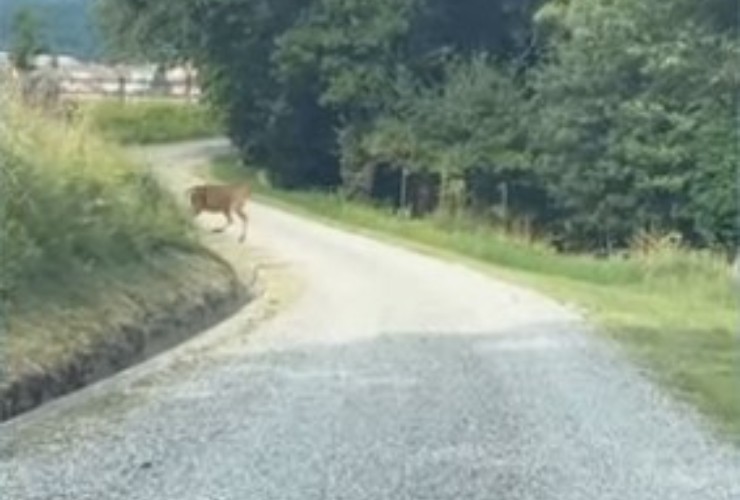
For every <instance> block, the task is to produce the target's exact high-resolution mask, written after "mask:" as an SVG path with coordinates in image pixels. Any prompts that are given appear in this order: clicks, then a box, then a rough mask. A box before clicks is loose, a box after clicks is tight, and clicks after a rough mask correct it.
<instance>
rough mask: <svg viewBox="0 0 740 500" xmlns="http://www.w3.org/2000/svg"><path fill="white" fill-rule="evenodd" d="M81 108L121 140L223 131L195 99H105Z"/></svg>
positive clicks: (149, 140)
mask: <svg viewBox="0 0 740 500" xmlns="http://www.w3.org/2000/svg"><path fill="white" fill-rule="evenodd" d="M83 112H84V113H86V114H87V115H88V117H89V119H90V121H91V125H92V127H93V128H95V129H96V130H98V131H99V132H101V133H102V134H103V136H105V137H106V138H108V139H111V140H114V141H117V142H120V143H124V144H149V143H155V142H167V141H178V140H185V139H198V138H204V137H213V136H216V135H219V134H220V133H221V131H222V128H221V125H220V123H219V120H218V118H217V117H216V115H215V114H214V113H213V112H212V111H211V110H209V109H208V108H207V107H206V106H205V105H201V104H196V103H181V102H170V101H163V100H149V101H130V102H121V101H117V100H113V99H107V100H101V101H95V102H91V103H87V104H85V105H84V106H83Z"/></svg>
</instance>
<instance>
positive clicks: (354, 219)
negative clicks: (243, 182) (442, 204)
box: [212, 158, 740, 442]
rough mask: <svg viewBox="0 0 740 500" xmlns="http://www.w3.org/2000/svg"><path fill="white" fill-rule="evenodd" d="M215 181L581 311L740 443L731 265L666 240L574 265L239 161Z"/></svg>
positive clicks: (216, 168)
mask: <svg viewBox="0 0 740 500" xmlns="http://www.w3.org/2000/svg"><path fill="white" fill-rule="evenodd" d="M212 173H213V175H214V176H216V177H219V178H222V179H224V180H236V179H238V178H244V177H246V178H250V179H252V182H253V184H254V186H255V191H256V192H257V193H259V195H260V197H261V199H262V200H263V201H266V202H268V203H272V204H277V205H279V206H281V207H283V208H288V209H290V210H293V211H298V212H300V213H303V214H307V215H312V216H314V217H318V218H321V219H323V220H325V221H328V222H332V223H338V224H340V225H343V226H344V227H347V228H350V229H359V230H363V231H365V232H369V233H370V234H372V235H374V236H377V237H380V238H386V239H390V240H392V241H394V242H398V243H401V244H405V245H410V246H412V247H414V248H418V249H421V250H423V251H427V252H432V253H436V254H438V255H440V256H444V257H447V258H454V259H463V260H465V261H466V262H468V263H469V264H470V265H472V266H476V267H478V268H479V269H481V270H482V271H484V272H491V273H493V274H494V275H496V276H498V277H502V278H504V279H508V280H512V281H515V282H518V283H524V284H526V285H527V286H531V287H533V288H536V289H539V290H542V291H544V292H545V293H547V294H549V295H551V296H553V297H555V298H557V299H559V300H562V301H564V302H568V303H571V304H576V305H578V306H579V308H580V309H581V310H583V311H585V313H586V314H587V315H588V317H589V318H590V319H591V320H592V321H593V322H595V323H596V324H597V325H599V326H600V327H601V328H600V330H599V331H600V332H602V333H604V334H605V335H607V336H609V337H610V338H611V339H613V340H616V341H617V342H619V343H620V344H621V345H622V346H623V347H624V349H625V351H626V352H627V353H628V354H629V355H631V356H632V357H633V358H634V359H635V360H636V361H637V362H638V363H639V364H640V365H641V366H644V367H645V369H646V371H647V373H649V374H651V375H652V376H653V377H655V379H656V380H659V381H660V382H661V383H664V384H665V385H666V386H668V387H670V388H672V389H673V390H674V391H675V393H676V394H677V395H678V396H679V397H680V398H682V399H685V400H686V401H689V402H691V403H693V404H695V405H696V406H697V407H698V408H699V409H701V410H702V411H703V412H705V413H706V414H707V415H708V416H710V418H711V419H712V421H713V422H715V423H716V425H717V427H718V428H719V429H722V430H723V431H725V432H726V433H727V435H729V436H730V437H731V438H733V439H735V440H737V441H738V442H740V337H739V336H738V330H737V325H738V320H739V319H740V316H739V315H738V312H737V311H738V307H737V306H738V300H737V295H736V294H735V292H734V291H733V287H732V285H731V278H730V276H731V273H730V266H729V265H728V264H727V263H726V262H725V260H724V258H723V257H722V256H720V255H717V254H714V253H712V252H709V251H700V250H691V249H687V248H684V247H682V246H681V245H680V244H679V243H677V242H675V241H674V240H672V239H670V238H663V237H661V236H659V235H643V237H642V238H641V239H640V240H641V241H640V242H636V244H635V248H634V249H633V251H632V252H631V256H630V257H629V258H625V257H615V258H603V259H602V258H596V257H593V256H589V255H568V254H562V253H558V252H556V251H555V250H554V249H552V248H550V247H549V246H548V245H547V244H545V243H543V242H532V241H530V240H529V239H526V238H520V237H518V236H517V235H513V234H507V233H505V232H502V231H500V230H498V229H495V228H492V227H490V226H488V225H486V224H483V223H481V222H480V221H476V220H473V219H468V218H465V217H462V218H455V219H450V218H448V217H443V216H442V217H440V216H435V217H430V218H427V219H422V220H412V219H407V218H402V217H398V216H396V215H394V214H393V213H392V212H391V211H390V210H388V209H384V208H382V207H375V206H371V205H367V204H362V203H357V202H350V201H347V200H345V199H343V198H342V197H341V196H338V195H336V194H330V193H324V192H299V191H298V192H297V191H290V192H286V191H281V190H277V189H274V188H271V187H269V186H268V185H265V184H264V183H262V182H260V179H259V177H258V176H257V175H256V172H255V171H253V170H249V169H245V168H243V167H241V166H240V165H239V164H238V163H237V162H236V161H234V160H233V159H228V158H227V159H223V160H219V161H217V162H215V163H214V165H213V166H212Z"/></svg>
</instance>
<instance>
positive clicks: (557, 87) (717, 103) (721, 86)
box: [530, 1, 738, 246]
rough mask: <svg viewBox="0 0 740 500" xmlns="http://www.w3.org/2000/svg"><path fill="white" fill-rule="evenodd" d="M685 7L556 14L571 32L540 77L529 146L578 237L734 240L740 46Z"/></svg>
mask: <svg viewBox="0 0 740 500" xmlns="http://www.w3.org/2000/svg"><path fill="white" fill-rule="evenodd" d="M676 4H681V2H658V1H651V2H644V1H625V2H620V3H610V2H590V1H574V2H571V3H570V4H568V6H567V7H564V8H563V9H561V11H559V13H558V14H557V15H556V14H555V13H551V14H550V20H549V22H550V23H559V24H560V29H559V30H558V32H559V33H561V35H558V36H557V37H555V38H554V40H553V48H552V53H551V58H552V62H551V63H550V64H546V65H543V66H541V67H538V68H536V69H535V70H534V71H533V78H532V85H533V90H534V92H535V95H536V98H535V101H534V102H535V107H536V112H535V114H534V117H535V119H534V120H533V123H532V125H533V126H532V134H531V138H532V142H531V145H530V147H531V148H532V149H533V150H534V151H536V152H537V161H538V168H539V171H540V172H541V174H542V176H543V178H544V179H546V180H547V181H548V185H549V190H550V192H551V193H552V195H553V196H554V198H555V199H556V200H557V202H558V205H559V206H560V207H561V208H562V211H563V213H562V216H561V217H560V220H559V221H558V230H559V231H561V232H562V233H563V234H564V235H565V237H566V238H568V239H569V240H570V241H574V242H590V245H591V246H602V245H607V246H609V245H614V244H616V245H624V243H625V242H626V241H627V240H628V239H629V237H630V235H631V234H632V233H634V231H635V230H637V229H639V228H651V229H653V230H658V231H667V230H670V229H680V230H681V231H682V232H683V233H684V236H685V237H687V238H689V239H692V240H694V241H696V242H697V243H702V244H713V243H723V244H726V245H728V244H731V243H733V242H732V237H731V234H730V233H731V231H730V228H731V226H732V224H733V219H734V213H733V212H734V211H735V210H736V207H734V208H733V207H732V206H731V204H730V203H728V201H729V200H728V198H730V197H731V190H732V187H731V186H732V182H731V179H732V177H733V175H734V174H733V170H734V168H735V167H733V166H732V165H736V164H737V161H738V158H737V151H736V149H735V147H734V146H733V139H732V135H733V132H732V130H733V129H734V125H733V114H734V110H733V106H732V90H731V85H729V82H730V80H731V78H732V77H731V76H730V75H733V74H734V75H737V74H738V73H737V70H738V65H737V62H736V58H733V57H732V50H733V47H734V49H737V41H736V40H735V41H732V40H730V39H729V38H727V37H725V36H724V35H723V34H720V33H716V32H713V31H712V30H711V29H709V28H708V27H707V26H702V25H701V24H698V23H697V20H696V18H695V16H693V15H687V16H686V17H682V16H681V14H680V12H681V11H680V10H679V11H678V12H677V11H676V10H675V8H676V6H677V5H676ZM558 16H559V17H558ZM665 19H671V20H672V21H671V22H665ZM720 179H722V180H720ZM708 192H712V193H713V195H714V196H719V199H718V200H717V201H718V203H717V204H715V205H714V206H712V207H710V206H709V205H707V204H706V201H707V200H706V198H705V196H706V194H707V193H708ZM710 220H711V222H710Z"/></svg>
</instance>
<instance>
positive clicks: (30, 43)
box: [10, 8, 45, 72]
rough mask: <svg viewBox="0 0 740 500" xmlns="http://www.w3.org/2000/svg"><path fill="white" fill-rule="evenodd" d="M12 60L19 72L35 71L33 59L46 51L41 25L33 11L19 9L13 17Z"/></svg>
mask: <svg viewBox="0 0 740 500" xmlns="http://www.w3.org/2000/svg"><path fill="white" fill-rule="evenodd" d="M12 38H13V40H12V44H11V48H10V58H11V61H12V63H13V66H14V67H15V68H16V69H17V70H19V71H23V72H25V71H29V70H31V69H33V67H34V66H33V58H34V57H35V56H37V55H39V54H40V53H42V52H43V51H44V48H45V44H44V42H43V39H42V37H41V24H40V23H39V20H38V18H37V17H36V14H35V13H34V11H33V10H31V9H29V8H22V9H18V10H17V11H16V13H15V15H14V17H13V24H12Z"/></svg>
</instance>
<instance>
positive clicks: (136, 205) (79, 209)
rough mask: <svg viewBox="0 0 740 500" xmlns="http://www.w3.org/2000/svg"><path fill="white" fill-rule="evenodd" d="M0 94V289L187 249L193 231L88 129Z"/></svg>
mask: <svg viewBox="0 0 740 500" xmlns="http://www.w3.org/2000/svg"><path fill="white" fill-rule="evenodd" d="M2 90H3V92H2V94H1V95H2V97H0V186H2V193H1V194H0V196H2V213H1V214H0V217H1V218H0V242H2V247H3V248H2V253H3V265H2V266H0V290H2V292H3V295H4V296H5V297H6V298H11V299H16V300H15V301H16V302H17V299H18V297H19V296H21V295H23V294H24V293H30V292H38V291H39V290H41V289H43V287H44V286H46V285H53V284H57V285H58V284H59V283H60V282H64V281H65V280H66V281H69V280H71V277H72V276H74V275H75V274H79V273H82V274H90V273H93V272H94V271H95V270H96V269H99V268H101V267H105V266H115V265H121V264H128V263H132V262H137V261H144V260H146V259H148V258H149V256H150V255H151V254H152V253H154V252H156V251H158V250H160V249H163V248H166V247H168V246H169V247H173V246H178V247H182V246H187V245H190V242H191V237H190V235H189V229H188V228H189V226H188V223H187V222H186V220H185V219H184V218H183V216H182V215H181V214H180V212H179V211H178V210H177V208H176V206H175V205H174V203H173V202H172V201H171V200H170V199H169V198H168V197H167V196H166V195H165V193H164V192H163V191H161V190H160V188H159V187H158V185H157V183H156V182H155V181H154V179H153V178H152V177H151V176H150V175H149V174H147V173H146V172H143V171H141V170H140V169H138V168H136V167H134V166H132V165H131V163H129V161H128V160H127V159H126V158H125V157H124V155H123V152H122V151H120V150H119V149H117V147H115V146H112V145H110V144H108V143H106V142H104V141H102V140H101V139H99V138H97V137H96V136H95V135H94V134H91V133H90V130H89V129H88V128H87V126H86V125H84V124H82V123H78V124H61V123H59V122H56V121H55V120H54V119H51V118H49V117H48V116H47V115H42V114H40V112H39V111H34V110H31V109H29V108H27V107H24V106H22V105H20V104H19V101H20V100H19V99H17V96H16V95H15V94H14V93H13V92H12V91H11V90H10V89H7V88H5V89H2Z"/></svg>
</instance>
